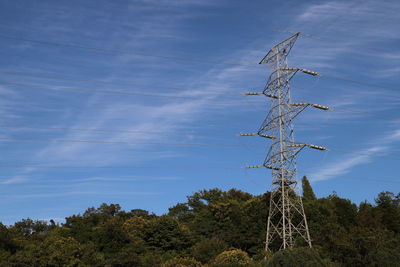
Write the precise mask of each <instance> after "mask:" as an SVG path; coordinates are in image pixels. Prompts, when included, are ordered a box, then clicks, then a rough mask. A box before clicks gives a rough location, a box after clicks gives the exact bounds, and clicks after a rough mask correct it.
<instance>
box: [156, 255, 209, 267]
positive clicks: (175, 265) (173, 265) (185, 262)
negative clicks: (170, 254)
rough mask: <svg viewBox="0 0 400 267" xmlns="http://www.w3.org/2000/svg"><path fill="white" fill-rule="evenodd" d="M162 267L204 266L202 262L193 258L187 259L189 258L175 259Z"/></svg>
mask: <svg viewBox="0 0 400 267" xmlns="http://www.w3.org/2000/svg"><path fill="white" fill-rule="evenodd" d="M161 266H162V267H202V266H203V265H202V264H201V262H199V261H197V260H195V259H193V258H187V257H183V258H181V257H175V258H172V259H170V260H168V261H167V262H165V263H164V264H162V265H161Z"/></svg>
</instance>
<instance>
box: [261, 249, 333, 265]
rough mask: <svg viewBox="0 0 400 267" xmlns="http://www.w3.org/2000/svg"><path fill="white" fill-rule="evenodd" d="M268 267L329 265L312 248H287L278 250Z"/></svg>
mask: <svg viewBox="0 0 400 267" xmlns="http://www.w3.org/2000/svg"><path fill="white" fill-rule="evenodd" d="M266 266H267V267H286V266H304V267H321V266H329V265H328V263H327V262H324V261H323V260H322V259H321V257H320V256H319V255H318V253H317V252H316V251H314V250H313V249H310V248H294V249H285V250H281V251H278V252H276V253H275V254H274V255H273V256H272V258H271V260H269V261H268V263H267V265H266Z"/></svg>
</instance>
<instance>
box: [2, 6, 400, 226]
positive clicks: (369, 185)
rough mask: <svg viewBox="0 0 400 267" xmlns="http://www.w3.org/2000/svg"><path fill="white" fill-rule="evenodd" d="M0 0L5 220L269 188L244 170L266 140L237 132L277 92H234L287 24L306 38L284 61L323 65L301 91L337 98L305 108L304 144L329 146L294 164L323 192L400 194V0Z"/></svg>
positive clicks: (300, 127)
mask: <svg viewBox="0 0 400 267" xmlns="http://www.w3.org/2000/svg"><path fill="white" fill-rule="evenodd" d="M0 7H1V8H0V13H1V14H0V39H1V42H0V47H1V49H0V55H1V59H2V60H1V62H0V76H1V79H0V95H1V98H0V114H1V117H0V120H1V121H0V149H1V153H0V166H2V167H0V170H1V171H2V173H1V175H0V195H1V199H0V209H1V211H2V212H1V214H0V221H2V222H3V223H6V224H11V223H13V222H15V221H18V220H20V219H22V218H27V217H30V218H33V219H45V220H48V219H51V218H52V219H56V220H57V221H62V220H63V218H64V217H66V216H69V215H71V214H77V213H82V212H83V211H84V210H85V209H86V208H88V207H91V206H98V205H100V204H101V203H103V202H106V203H119V204H121V206H122V208H123V209H126V210H130V209H134V208H142V209H147V210H149V211H152V212H155V213H157V214H162V213H165V212H167V209H168V207H171V206H173V205H174V204H176V203H177V202H183V201H185V197H186V196H187V195H190V194H192V193H194V192H196V191H199V190H201V189H210V188H214V187H219V188H222V189H229V188H238V189H241V190H244V191H247V192H250V193H253V194H261V193H263V192H265V191H266V190H269V188H270V182H271V180H270V172H269V171H268V170H265V169H253V170H243V169H240V168H239V167H240V166H245V165H256V164H260V163H262V162H263V160H264V157H265V155H266V152H267V150H268V146H269V142H268V140H264V139H262V138H257V137H236V136H235V134H237V133H240V132H254V131H257V130H258V128H259V126H260V124H261V122H262V121H263V118H264V116H265V115H266V112H267V111H268V105H267V99H265V98H264V97H262V96H253V97H245V96H242V95H240V94H239V93H241V92H248V91H260V90H261V89H262V88H263V86H264V84H265V82H266V80H267V78H268V75H269V70H268V69H267V66H265V65H258V64H255V63H257V62H258V61H259V60H260V59H262V58H263V56H264V55H265V54H266V52H267V51H268V50H269V49H270V48H271V47H272V46H273V45H274V44H276V43H278V42H280V41H281V40H283V39H286V38H288V37H289V36H290V35H291V33H289V32H285V31H301V32H304V33H307V34H311V36H307V35H303V37H301V38H299V39H298V40H297V43H296V44H295V47H294V48H293V50H292V52H291V55H290V57H289V65H290V66H292V67H302V68H306V69H311V70H313V71H317V72H319V73H321V75H322V76H321V77H311V76H307V75H305V74H303V75H302V74H298V75H296V77H295V78H294V79H293V84H292V95H293V98H294V101H296V102H312V103H319V104H322V105H328V106H331V107H332V108H333V110H332V111H329V112H323V111H320V110H312V109H309V110H306V111H305V112H303V113H302V114H301V115H300V116H299V117H298V118H297V120H296V123H295V127H296V139H297V141H300V142H306V143H312V144H317V145H323V146H326V147H328V148H330V149H331V151H329V152H319V151H308V150H304V151H303V152H302V154H301V155H300V156H299V159H298V167H299V176H300V177H301V176H302V175H307V176H309V178H310V179H311V180H312V183H313V186H314V190H315V192H316V194H317V195H318V196H320V197H322V196H327V195H329V194H331V193H332V192H333V191H335V192H337V193H338V195H340V196H342V197H345V198H349V199H351V200H352V201H354V202H356V203H358V202H360V201H363V200H369V201H371V202H372V201H373V199H374V197H375V196H376V195H377V193H379V192H381V191H392V192H399V191H400V180H399V179H398V172H397V171H395V166H396V164H397V162H398V161H399V160H400V151H399V150H400V145H399V142H400V119H399V115H400V111H399V108H398V103H399V98H400V93H399V92H398V90H399V89H398V84H399V82H400V64H399V62H400V50H399V49H400V48H399V47H400V45H399V44H400V37H399V35H398V31H399V25H400V17H399V16H398V14H399V12H400V3H399V2H398V1H370V0H367V1H285V2H282V1H268V2H266V1H251V2H250V1H228V0H214V1H210V0H202V1H194V0H186V1H180V0H165V1H155V0H141V1H140V0H135V1H133V0H115V1H106V0H98V1H76V0H70V1H50V0H41V1H35V0H30V1H28V0H2V1H1V3H0ZM10 37H11V38H10ZM12 38H15V39H12ZM21 39H29V40H38V41H46V42H50V43H60V44H66V45H67V46H62V45H60V46H56V45H51V44H44V43H37V42H36V43H35V42H27V41H23V40H21ZM68 45H69V46H68ZM73 46H84V47H93V48H100V49H103V51H100V50H93V49H92V50H90V49H82V48H77V47H73ZM105 50H108V51H105ZM110 50H114V51H119V52H112V51H110ZM144 54H145V55H144ZM153 55H155V56H153ZM173 58H175V59H173ZM177 58H178V59H177ZM179 59H184V60H179ZM324 75H325V76H324ZM332 77H340V78H341V79H351V80H356V81H361V82H364V83H366V84H362V83H351V82H348V81H345V80H341V79H333V78H332ZM79 80H84V81H79ZM88 80H91V81H88ZM371 85H376V86H371ZM60 87H63V88H60ZM66 87H68V88H69V89H68V88H66ZM71 88H75V89H76V88H79V89H82V90H81V91H77V90H71ZM60 89H63V90H60ZM84 90H88V91H84ZM90 90H97V92H90ZM100 91H123V92H128V94H111V93H105V92H103V93H102V92H100ZM135 92H136V93H144V94H153V96H140V95H134V93H135ZM129 93H130V94H129ZM154 94H156V95H169V96H179V97H181V98H176V97H159V96H154ZM44 128H53V129H44ZM56 128H57V129H56ZM79 129H80V130H79ZM84 129H97V130H104V131H88V130H84ZM10 139H12V140H10ZM18 139H35V140H33V141H32V140H31V141H30V140H18ZM38 139H40V140H41V141H40V140H38ZM55 139H62V140H88V141H99V142H103V143H85V142H50V141H49V140H55ZM105 142H109V143H105ZM113 142H114V143H113ZM115 142H122V143H120V144H117V143H115ZM124 142H130V143H149V142H151V143H157V144H127V143H124ZM165 143H174V144H176V143H185V144H211V145H208V146H176V145H167V144H165ZM343 152H345V153H343ZM29 166H87V167H95V166H97V167H99V166H103V167H104V166H139V167H146V166H147V167H148V166H158V167H168V168H33V167H29ZM187 166H192V167H201V166H203V167H207V168H181V167H187ZM6 167H7V168H6ZM17 167H18V168H17ZM209 167H217V168H209ZM220 167H235V168H220ZM236 167H237V168H236Z"/></svg>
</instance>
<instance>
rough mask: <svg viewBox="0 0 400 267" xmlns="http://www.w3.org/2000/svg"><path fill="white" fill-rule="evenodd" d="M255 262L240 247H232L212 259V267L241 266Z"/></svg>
mask: <svg viewBox="0 0 400 267" xmlns="http://www.w3.org/2000/svg"><path fill="white" fill-rule="evenodd" d="M252 263H253V262H252V260H251V258H250V257H249V255H247V253H246V252H244V251H242V250H240V249H231V250H227V251H224V252H222V253H221V254H219V255H218V256H217V257H215V259H214V260H213V261H212V263H211V266H212V267H239V266H249V265H251V264H252Z"/></svg>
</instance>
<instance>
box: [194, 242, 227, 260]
mask: <svg viewBox="0 0 400 267" xmlns="http://www.w3.org/2000/svg"><path fill="white" fill-rule="evenodd" d="M227 248H228V245H227V244H226V243H225V242H224V241H222V240H221V239H219V238H217V237H212V238H205V239H202V240H201V241H200V242H198V243H196V244H195V245H194V246H193V247H192V249H191V251H192V255H193V257H194V258H195V259H196V260H198V261H201V262H202V263H208V262H210V261H211V260H212V259H213V258H214V257H215V256H217V255H218V254H220V253H221V252H223V251H224V250H225V249H227Z"/></svg>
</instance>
